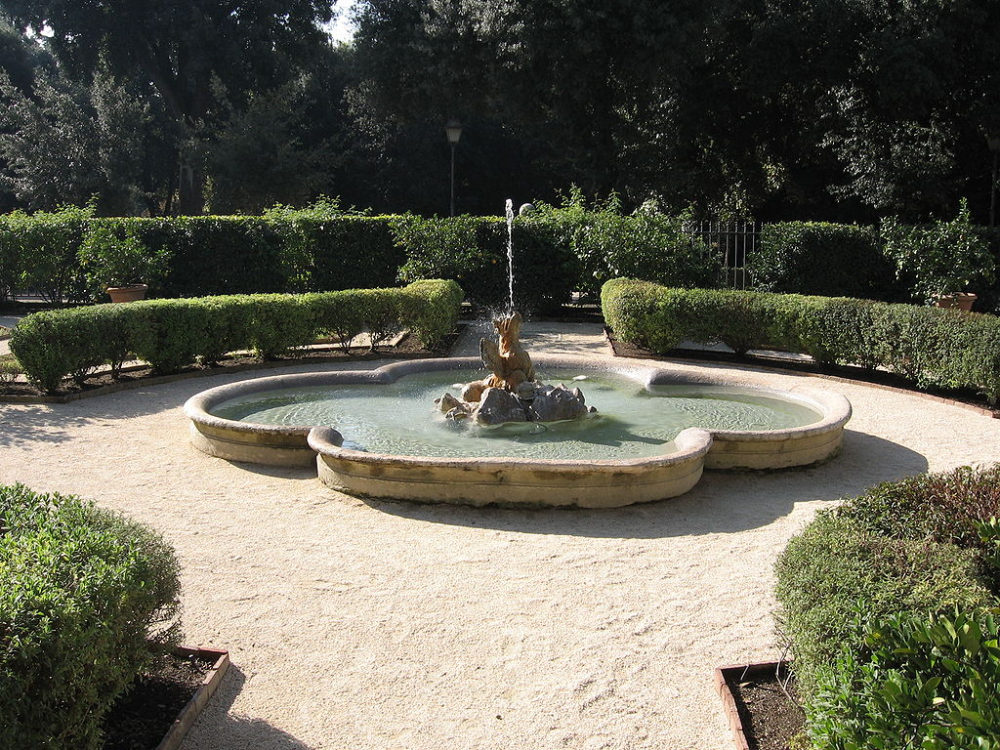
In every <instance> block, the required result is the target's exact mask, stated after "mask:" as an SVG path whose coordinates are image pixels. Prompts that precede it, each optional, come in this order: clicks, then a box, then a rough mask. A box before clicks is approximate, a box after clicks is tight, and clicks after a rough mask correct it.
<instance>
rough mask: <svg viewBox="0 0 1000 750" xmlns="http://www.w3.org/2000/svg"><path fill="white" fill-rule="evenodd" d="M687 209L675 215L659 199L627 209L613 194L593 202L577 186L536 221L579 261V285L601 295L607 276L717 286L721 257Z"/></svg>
mask: <svg viewBox="0 0 1000 750" xmlns="http://www.w3.org/2000/svg"><path fill="white" fill-rule="evenodd" d="M689 219H690V216H689V215H687V214H681V215H680V216H671V215H669V214H666V213H664V212H662V211H661V210H659V208H658V207H657V206H656V205H655V203H652V202H649V203H645V204H643V205H642V206H641V207H639V208H638V209H637V210H636V211H634V212H633V213H631V214H623V213H622V207H621V201H620V200H619V198H618V196H616V195H614V194H612V195H611V196H610V197H609V198H608V199H607V200H605V201H594V203H593V204H592V205H591V206H587V204H586V201H585V199H584V196H583V193H582V191H580V190H579V189H577V188H574V189H572V190H571V191H570V194H569V196H568V197H567V198H566V200H565V201H563V203H562V205H561V206H559V207H553V206H549V205H546V204H544V203H540V204H539V205H538V207H537V208H536V209H535V211H533V212H532V213H531V215H530V224H531V225H533V226H537V227H547V228H548V233H549V234H550V235H551V236H552V237H553V238H554V239H553V240H552V241H550V242H549V243H547V244H548V245H550V246H555V247H558V248H562V247H565V248H567V249H568V250H569V252H570V253H571V254H572V255H573V256H574V257H575V258H576V261H577V264H578V269H579V270H578V271H577V276H578V279H577V282H576V285H575V286H576V289H577V290H579V291H581V292H584V293H586V294H590V295H593V296H597V294H598V293H599V291H600V288H601V285H602V284H604V282H606V281H608V280H610V279H613V278H618V277H628V278H635V279H642V280H644V281H653V282H656V283H659V284H664V285H666V286H675V287H713V286H717V285H718V283H719V280H720V279H721V277H722V267H721V263H720V260H719V258H718V256H717V255H716V254H714V253H713V252H712V251H711V250H710V249H709V247H708V246H707V245H706V244H705V243H704V242H702V241H701V240H700V239H698V238H696V237H693V236H692V235H690V234H688V233H687V232H685V231H684V225H685V223H686V222H687V221H688V220H689Z"/></svg>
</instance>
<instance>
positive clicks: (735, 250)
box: [684, 221, 761, 289]
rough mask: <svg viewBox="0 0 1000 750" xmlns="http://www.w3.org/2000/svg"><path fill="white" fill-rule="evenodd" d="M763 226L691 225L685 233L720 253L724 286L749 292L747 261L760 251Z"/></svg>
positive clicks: (736, 223) (733, 223) (742, 223)
mask: <svg viewBox="0 0 1000 750" xmlns="http://www.w3.org/2000/svg"><path fill="white" fill-rule="evenodd" d="M760 227H761V225H760V224H759V223H757V222H750V221H692V222H689V223H688V224H686V225H685V226H684V231H685V232H686V233H687V234H688V235H690V236H692V237H697V238H699V239H700V240H702V241H703V242H704V243H705V244H706V245H708V246H709V247H710V248H711V249H712V250H713V251H715V252H716V253H718V256H719V260H721V261H722V268H723V271H724V273H725V285H726V286H728V287H729V288H731V289H746V288H747V287H748V286H749V283H750V280H749V279H748V278H747V272H746V261H747V258H748V257H750V256H752V255H753V253H755V252H756V251H757V239H758V235H759V234H760Z"/></svg>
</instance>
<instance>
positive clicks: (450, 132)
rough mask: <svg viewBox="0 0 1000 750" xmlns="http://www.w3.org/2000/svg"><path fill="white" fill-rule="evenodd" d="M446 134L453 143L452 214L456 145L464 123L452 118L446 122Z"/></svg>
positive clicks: (452, 212)
mask: <svg viewBox="0 0 1000 750" xmlns="http://www.w3.org/2000/svg"><path fill="white" fill-rule="evenodd" d="M444 134H445V135H446V136H448V143H450V144H451V215H452V216H454V215H455V146H457V145H458V139H459V138H461V137H462V123H460V122H459V121H458V120H456V119H454V118H452V119H451V120H448V122H447V123H445V126H444Z"/></svg>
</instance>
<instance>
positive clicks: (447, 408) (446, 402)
mask: <svg viewBox="0 0 1000 750" xmlns="http://www.w3.org/2000/svg"><path fill="white" fill-rule="evenodd" d="M522 320H523V319H522V317H521V314H520V313H518V312H512V313H510V314H508V315H505V316H503V317H500V318H496V319H495V320H494V321H493V327H494V328H495V329H496V332H497V341H495V342H494V341H490V340H489V339H483V340H482V341H480V342H479V352H480V356H481V357H482V359H483V364H484V365H486V367H487V368H489V370H490V373H491V374H490V375H488V376H487V377H486V378H484V379H483V380H477V381H474V382H472V383H468V384H467V385H465V386H464V387H463V388H462V394H461V399H458V398H455V397H454V396H452V395H451V394H450V393H446V394H445V395H444V396H442V397H441V398H439V399H437V400H436V401H435V403H436V404H437V405H438V408H439V409H440V410H441V411H442V412H444V414H445V416H446V417H447V418H449V419H454V420H464V419H472V420H474V421H476V422H477V423H479V424H483V425H496V424H504V423H506V422H558V421H561V420H564V419H576V418H577V417H580V416H583V415H584V414H589V413H592V412H594V411H596V409H594V407H592V406H591V407H588V406H587V404H586V400H585V399H584V396H583V393H582V392H581V391H580V389H579V388H573V389H569V388H566V386H564V385H562V384H559V385H557V386H551V385H546V384H544V383H542V382H541V381H538V380H535V368H534V366H533V365H532V364H531V357H530V356H529V355H528V352H527V351H526V350H525V349H524V347H523V346H521V341H520V336H521V322H522Z"/></svg>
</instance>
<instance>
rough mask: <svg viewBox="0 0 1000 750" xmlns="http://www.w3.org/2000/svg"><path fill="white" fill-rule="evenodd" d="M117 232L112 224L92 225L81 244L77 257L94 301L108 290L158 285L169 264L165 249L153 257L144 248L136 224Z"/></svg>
mask: <svg viewBox="0 0 1000 750" xmlns="http://www.w3.org/2000/svg"><path fill="white" fill-rule="evenodd" d="M115 229H116V228H115V227H113V226H111V225H109V224H94V225H91V226H90V227H88V229H87V232H86V234H85V235H84V238H83V243H82V244H81V245H80V250H79V253H78V256H77V257H78V260H79V262H80V267H81V268H82V269H83V272H84V275H85V276H86V278H87V287H88V289H89V290H90V293H91V295H92V298H93V299H101V298H102V297H103V296H104V292H105V290H106V289H108V287H121V286H128V285H130V284H151V285H152V284H155V283H156V282H157V281H159V279H160V278H161V277H162V276H163V275H164V274H165V273H166V270H167V264H168V263H169V261H170V257H169V250H167V249H166V248H160V249H159V250H158V251H157V252H156V253H155V254H153V253H151V252H150V251H149V249H148V248H147V247H146V246H145V245H143V243H142V240H141V239H139V233H138V232H137V231H136V228H135V225H125V226H124V227H122V229H124V231H123V232H121V233H119V232H116V231H115Z"/></svg>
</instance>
